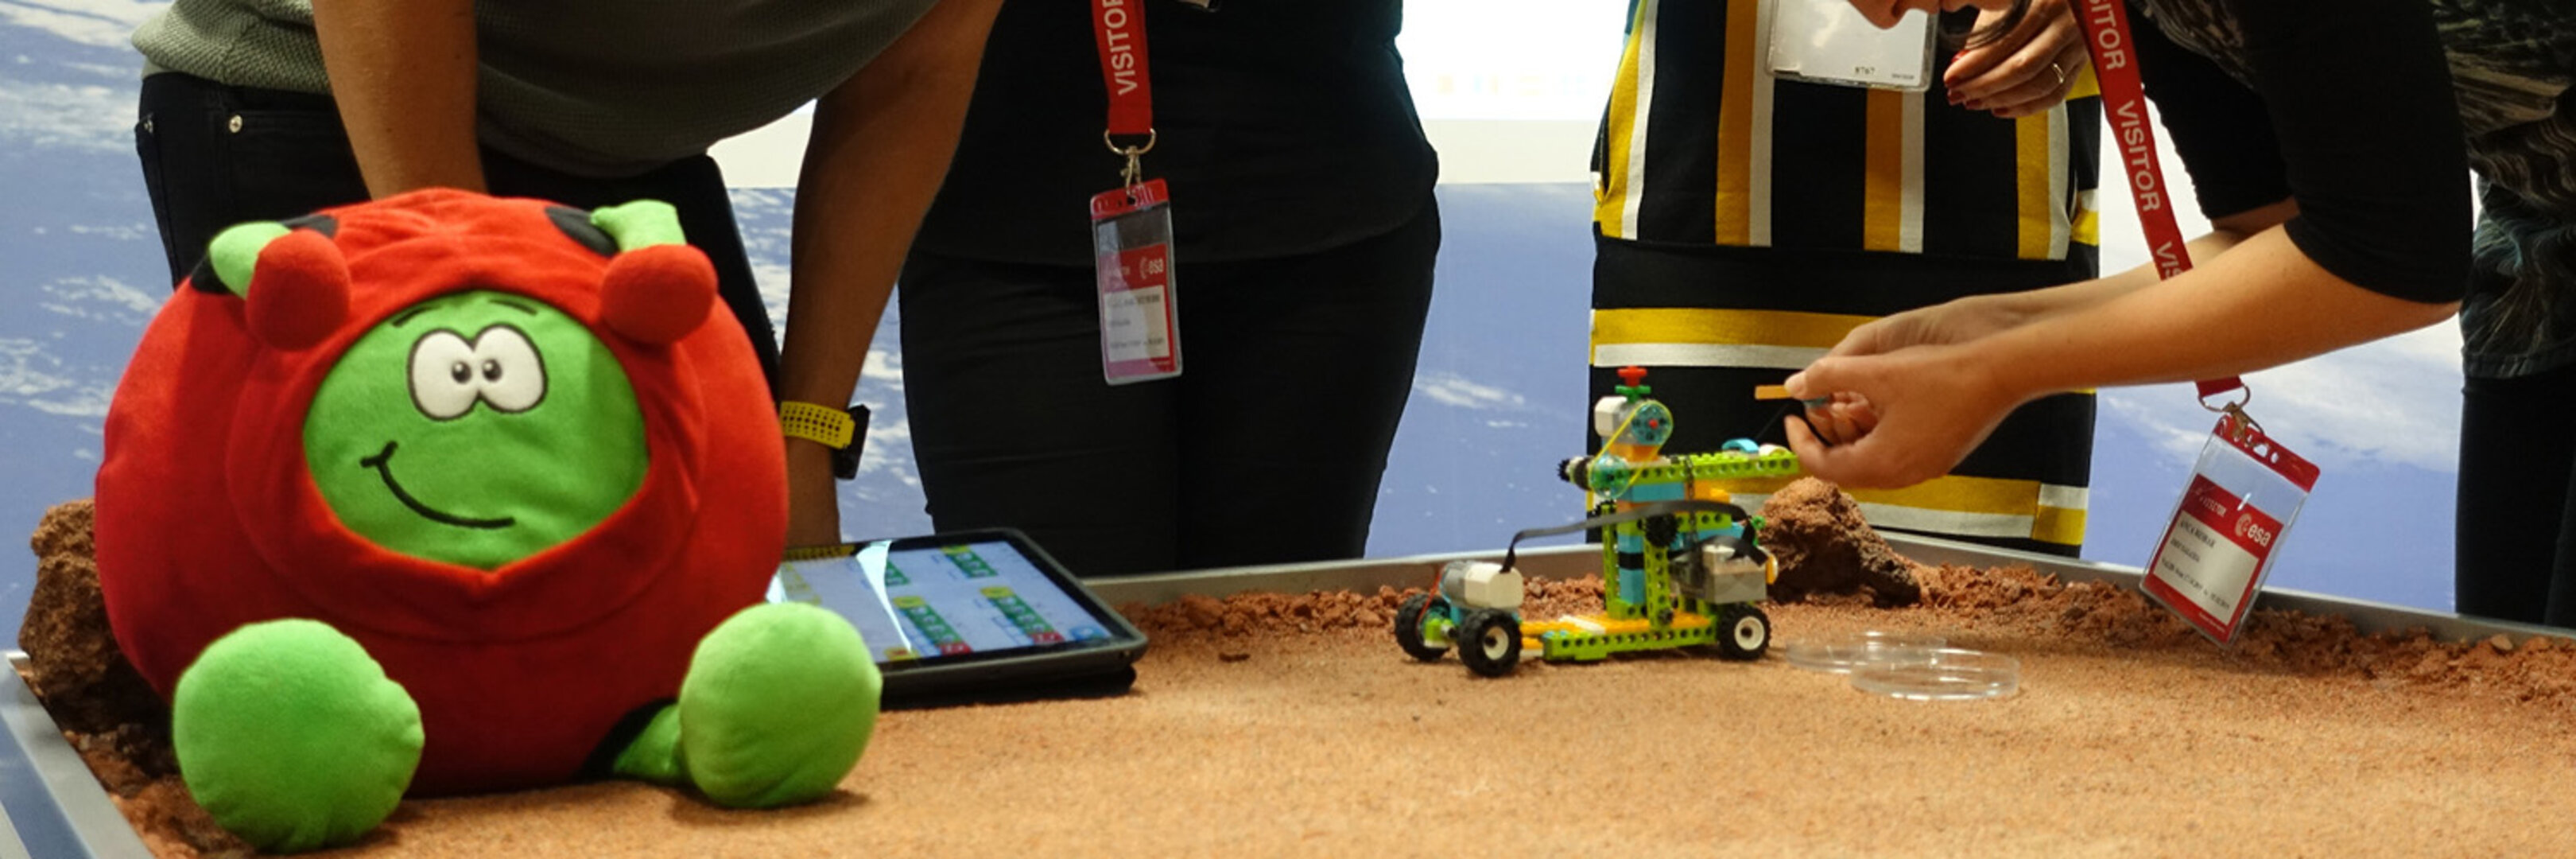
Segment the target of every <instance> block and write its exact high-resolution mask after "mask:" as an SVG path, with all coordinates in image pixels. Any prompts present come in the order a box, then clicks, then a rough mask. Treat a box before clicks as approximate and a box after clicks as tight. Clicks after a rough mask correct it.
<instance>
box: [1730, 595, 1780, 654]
mask: <svg viewBox="0 0 2576 859" xmlns="http://www.w3.org/2000/svg"><path fill="white" fill-rule="evenodd" d="M1770 649H1771V616H1770V615H1767V614H1763V613H1762V610H1761V609H1758V608H1754V607H1753V606H1752V605H1751V604H1748V603H1737V604H1735V605H1731V606H1727V607H1725V608H1721V609H1718V610H1717V655H1719V656H1722V657H1725V658H1728V659H1736V660H1753V659H1760V658H1762V653H1763V651H1766V650H1770Z"/></svg>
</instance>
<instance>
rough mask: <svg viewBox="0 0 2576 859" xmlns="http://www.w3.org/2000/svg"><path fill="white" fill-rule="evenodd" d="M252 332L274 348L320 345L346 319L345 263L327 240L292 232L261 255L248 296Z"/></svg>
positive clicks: (342, 257)
mask: <svg viewBox="0 0 2576 859" xmlns="http://www.w3.org/2000/svg"><path fill="white" fill-rule="evenodd" d="M246 300H247V301H248V302H249V305H250V306H249V307H248V308H247V309H246V311H245V312H246V313H247V314H248V315H249V317H250V331H251V333H252V334H253V335H256V336H258V337H259V339H260V341H261V342H263V343H267V344H268V345H269V346H270V347H272V348H277V349H302V348H305V347H308V346H311V345H313V344H316V343H320V342H322V339H323V338H325V337H329V336H331V332H333V331H337V330H339V329H340V325H341V323H343V322H346V321H348V318H349V260H348V258H347V257H344V256H341V255H340V248H339V246H338V245H335V244H332V243H331V239H330V237H328V236H324V235H322V234H321V233H318V232H314V231H312V230H293V231H290V232H288V233H287V234H286V235H282V236H278V237H277V238H276V239H275V240H272V241H270V242H269V243H268V245H267V246H266V247H263V248H261V249H260V251H259V264H258V267H257V268H254V269H253V270H252V274H251V280H250V288H249V290H248V291H247V293H246Z"/></svg>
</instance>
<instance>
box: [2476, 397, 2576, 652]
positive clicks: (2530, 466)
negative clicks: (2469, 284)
mask: <svg viewBox="0 0 2576 859" xmlns="http://www.w3.org/2000/svg"><path fill="white" fill-rule="evenodd" d="M2458 516H2459V520H2458V523H2457V526H2456V529H2455V532H2456V535H2457V542H2456V544H2455V545H2456V549H2455V552H2456V554H2455V556H2454V558H2455V564H2454V568H2453V572H2452V575H2453V577H2454V587H2455V588H2456V593H2457V596H2458V609H2459V612H2460V613H2461V614H2469V615H2477V616H2480V617H2491V618H2497V619H2501V620H2515V621H2522V622H2525V623H2546V624H2549V625H2551V626H2576V367H2567V368H2561V369H2557V370H2551V371H2548V372H2544V373H2537V374H2533V375H2530V376H2521V377H2516V378H2510V379H2487V378H2479V377H2476V376H2471V377H2469V378H2468V382H2467V386H2466V387H2465V388H2464V389H2463V396H2462V397H2461V404H2460V499H2459V508H2458Z"/></svg>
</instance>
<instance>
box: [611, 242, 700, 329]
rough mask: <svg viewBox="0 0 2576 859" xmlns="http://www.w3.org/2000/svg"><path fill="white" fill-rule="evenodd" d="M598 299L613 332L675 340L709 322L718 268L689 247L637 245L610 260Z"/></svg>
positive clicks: (677, 245)
mask: <svg viewBox="0 0 2576 859" xmlns="http://www.w3.org/2000/svg"><path fill="white" fill-rule="evenodd" d="M599 300H600V316H601V317H602V318H604V319H605V320H606V321H607V322H608V327H609V329H610V330H612V331H616V332H617V333H618V334H621V335H624V336H625V337H627V338H628V339H630V340H635V341H638V342H642V343H652V344H657V345H658V344H667V343H672V342H675V341H678V340H679V339H680V338H682V337H686V336H688V335H689V332H691V331H696V330H698V325H700V324H701V323H704V322H706V321H707V312H708V311H709V310H712V309H713V308H714V307H715V301H716V267H715V264H713V263H710V262H708V261H707V255H706V254H705V253H704V252H701V251H699V250H698V249H697V248H693V247H690V246H688V245H681V244H667V245H652V246H649V247H641V248H636V249H634V250H631V251H626V252H624V253H620V254H618V255H617V257H616V258H615V259H611V260H609V261H608V275H607V279H606V282H604V283H603V284H601V287H600V299H599Z"/></svg>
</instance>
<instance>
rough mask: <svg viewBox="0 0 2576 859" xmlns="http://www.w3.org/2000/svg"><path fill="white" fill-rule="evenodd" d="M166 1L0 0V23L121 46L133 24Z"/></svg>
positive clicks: (93, 43)
mask: <svg viewBox="0 0 2576 859" xmlns="http://www.w3.org/2000/svg"><path fill="white" fill-rule="evenodd" d="M169 5H170V4H168V3H164V2H150V0H0V24H13V25H16V26H20V27H27V28H31V29H36V30H43V31H45V32H48V33H52V34H54V35H56V36H61V37H63V38H64V39H66V40H68V41H72V42H76V43H79V44H83V45H89V46H92V47H100V48H113V47H123V46H124V45H125V44H126V41H125V40H126V38H127V37H128V36H132V35H133V34H134V27H135V25H138V24H141V23H143V19H145V18H149V17H152V15H153V13H155V12H159V11H161V10H162V9H163V8H164V7H167V6H169Z"/></svg>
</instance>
